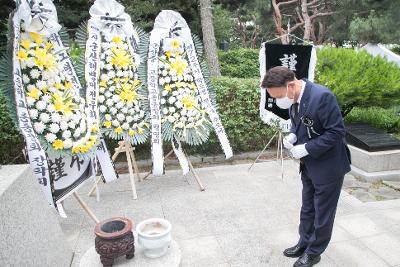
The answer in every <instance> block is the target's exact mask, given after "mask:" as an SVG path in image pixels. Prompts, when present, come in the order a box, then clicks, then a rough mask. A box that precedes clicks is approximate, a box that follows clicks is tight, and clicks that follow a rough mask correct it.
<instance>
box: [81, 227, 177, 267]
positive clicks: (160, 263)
mask: <svg viewBox="0 0 400 267" xmlns="http://www.w3.org/2000/svg"><path fill="white" fill-rule="evenodd" d="M134 236H135V250H136V251H135V257H134V258H133V259H130V260H127V259H125V258H124V257H121V258H118V259H116V260H115V261H114V264H113V266H125V267H143V266H146V267H165V266H168V267H178V266H179V265H180V263H181V257H182V256H181V249H180V248H179V245H178V243H176V242H175V241H174V240H172V242H171V245H170V247H169V249H168V252H167V254H165V255H164V256H162V257H160V258H156V259H150V258H147V257H145V256H144V254H143V249H142V248H141V247H140V246H139V245H138V244H137V234H136V233H134ZM79 266H80V267H88V266H90V267H103V265H102V264H101V261H100V255H99V254H97V252H96V250H95V248H94V246H93V247H91V248H90V249H89V250H88V251H86V253H85V254H84V255H83V256H82V259H81V261H80V263H79Z"/></svg>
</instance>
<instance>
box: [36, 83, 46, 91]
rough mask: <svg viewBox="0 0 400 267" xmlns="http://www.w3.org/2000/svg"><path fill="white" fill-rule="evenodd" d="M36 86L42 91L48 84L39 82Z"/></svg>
mask: <svg viewBox="0 0 400 267" xmlns="http://www.w3.org/2000/svg"><path fill="white" fill-rule="evenodd" d="M36 86H37V87H38V88H39V89H40V90H42V89H45V88H46V87H47V83H46V82H45V81H38V82H37V83H36Z"/></svg>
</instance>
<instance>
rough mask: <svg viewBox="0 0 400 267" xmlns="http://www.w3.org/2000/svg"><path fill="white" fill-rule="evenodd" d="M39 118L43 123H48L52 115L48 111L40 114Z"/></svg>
mask: <svg viewBox="0 0 400 267" xmlns="http://www.w3.org/2000/svg"><path fill="white" fill-rule="evenodd" d="M39 118H40V120H41V121H42V122H43V123H48V122H49V121H50V116H49V114H47V113H42V114H40V116H39Z"/></svg>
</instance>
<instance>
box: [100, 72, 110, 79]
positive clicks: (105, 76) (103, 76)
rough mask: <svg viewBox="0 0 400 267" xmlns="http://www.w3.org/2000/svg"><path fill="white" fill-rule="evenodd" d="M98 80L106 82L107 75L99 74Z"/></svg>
mask: <svg viewBox="0 0 400 267" xmlns="http://www.w3.org/2000/svg"><path fill="white" fill-rule="evenodd" d="M100 80H104V81H108V75H107V74H106V73H103V74H101V75H100Z"/></svg>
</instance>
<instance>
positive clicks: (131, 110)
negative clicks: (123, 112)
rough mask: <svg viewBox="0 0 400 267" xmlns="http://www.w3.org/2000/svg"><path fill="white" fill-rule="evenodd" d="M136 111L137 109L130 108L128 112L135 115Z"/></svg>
mask: <svg viewBox="0 0 400 267" xmlns="http://www.w3.org/2000/svg"><path fill="white" fill-rule="evenodd" d="M135 113H136V111H135V109H133V108H132V109H130V110H129V111H128V114H130V115H133V114H135Z"/></svg>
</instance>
